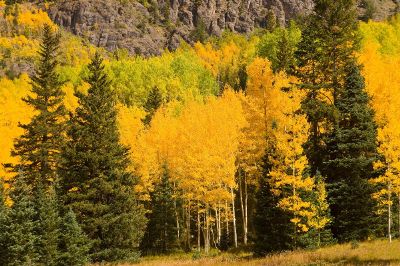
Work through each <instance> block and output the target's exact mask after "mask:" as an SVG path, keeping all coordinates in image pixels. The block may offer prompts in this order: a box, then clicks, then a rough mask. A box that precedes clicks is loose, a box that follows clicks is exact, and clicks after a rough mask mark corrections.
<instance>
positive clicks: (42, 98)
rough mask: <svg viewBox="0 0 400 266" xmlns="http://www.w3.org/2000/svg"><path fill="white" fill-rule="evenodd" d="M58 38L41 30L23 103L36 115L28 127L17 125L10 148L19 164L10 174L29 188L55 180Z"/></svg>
mask: <svg viewBox="0 0 400 266" xmlns="http://www.w3.org/2000/svg"><path fill="white" fill-rule="evenodd" d="M59 40H60V37H59V35H58V34H56V33H53V30H52V29H51V27H50V26H49V25H46V26H45V27H44V31H43V39H42V43H41V45H40V51H39V57H40V58H39V64H38V66H37V68H36V69H35V75H33V76H32V77H31V79H32V83H31V84H32V90H31V92H32V94H31V95H29V96H27V97H26V98H24V99H23V100H24V101H25V102H26V103H27V104H28V105H30V106H31V107H33V109H34V110H35V111H36V114H35V115H34V116H33V118H32V120H31V122H30V123H29V124H23V125H22V124H21V125H20V127H21V128H22V129H24V131H25V132H24V134H23V135H22V136H20V137H19V138H18V139H17V140H16V142H15V146H14V151H13V155H14V156H19V158H20V159H21V163H20V164H17V165H14V166H13V168H14V172H16V173H18V171H22V173H23V174H24V175H25V177H26V181H27V182H28V184H29V185H32V188H35V187H36V186H38V185H39V184H41V185H45V186H47V185H49V184H51V183H52V182H53V181H54V180H55V179H56V178H57V177H56V168H57V161H58V155H59V152H60V149H61V145H62V143H63V139H64V136H63V131H64V122H63V121H62V120H63V119H62V118H63V117H64V116H65V114H66V110H65V107H64V104H63V100H64V92H63V91H62V89H61V85H62V84H61V82H60V79H59V75H58V74H57V73H56V68H57V66H58V62H57V50H58V47H59Z"/></svg>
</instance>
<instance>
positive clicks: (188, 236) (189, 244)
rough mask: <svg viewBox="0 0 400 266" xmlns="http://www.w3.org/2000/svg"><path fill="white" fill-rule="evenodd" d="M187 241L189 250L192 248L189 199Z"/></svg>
mask: <svg viewBox="0 0 400 266" xmlns="http://www.w3.org/2000/svg"><path fill="white" fill-rule="evenodd" d="M186 242H187V247H188V249H189V250H192V245H191V239H190V200H189V201H188V206H187V214H186Z"/></svg>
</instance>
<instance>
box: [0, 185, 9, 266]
mask: <svg viewBox="0 0 400 266" xmlns="http://www.w3.org/2000/svg"><path fill="white" fill-rule="evenodd" d="M5 199H6V195H5V192H4V183H3V180H2V179H0V265H7V263H8V259H9V251H8V245H9V236H8V233H9V231H8V228H9V226H10V221H9V209H8V207H7V206H6V202H5Z"/></svg>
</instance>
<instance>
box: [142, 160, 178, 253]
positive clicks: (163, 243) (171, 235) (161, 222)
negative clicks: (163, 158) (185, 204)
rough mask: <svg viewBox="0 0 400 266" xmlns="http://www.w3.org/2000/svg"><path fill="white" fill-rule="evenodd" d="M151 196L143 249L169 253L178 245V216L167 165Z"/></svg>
mask: <svg viewBox="0 0 400 266" xmlns="http://www.w3.org/2000/svg"><path fill="white" fill-rule="evenodd" d="M150 197H151V213H150V215H149V223H148V225H147V229H146V233H145V235H144V238H143V241H142V244H141V249H142V250H143V251H144V252H146V253H167V252H170V251H172V249H173V248H174V247H175V245H176V230H177V229H176V218H175V208H174V199H173V188H172V184H171V183H170V180H169V172H168V168H167V165H164V166H163V173H162V175H161V180H160V181H159V183H158V184H156V185H155V188H154V191H153V192H152V193H151V194H150Z"/></svg>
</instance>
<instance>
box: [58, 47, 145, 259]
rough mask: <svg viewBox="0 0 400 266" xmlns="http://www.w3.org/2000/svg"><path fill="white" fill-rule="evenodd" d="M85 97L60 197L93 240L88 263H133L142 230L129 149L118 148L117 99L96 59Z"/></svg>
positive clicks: (72, 127) (66, 154)
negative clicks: (130, 167) (90, 258)
mask: <svg viewBox="0 0 400 266" xmlns="http://www.w3.org/2000/svg"><path fill="white" fill-rule="evenodd" d="M89 72H90V74H89V77H88V78H87V79H86V81H87V82H88V83H89V84H90V88H89V90H88V93H87V94H82V93H77V94H76V96H77V97H78V99H79V107H78V108H77V110H76V114H75V115H73V116H72V117H71V120H70V121H69V128H68V138H69V142H68V143H67V145H66V146H65V148H64V150H63V153H62V166H61V170H60V175H61V176H62V179H61V182H60V189H61V197H62V200H63V203H64V204H65V206H66V207H67V208H69V207H71V208H72V210H73V211H74V212H75V213H76V215H77V220H78V222H79V223H80V224H81V226H82V229H83V231H84V232H85V233H86V234H87V236H88V237H89V239H90V240H92V243H93V246H92V249H91V255H92V260H94V261H119V260H135V259H137V257H138V253H137V251H136V248H137V247H138V246H139V243H140V240H141V238H142V236H143V232H144V229H145V225H146V219H145V217H144V210H143V208H142V206H141V205H139V204H138V202H137V199H136V195H135V193H134V190H133V187H134V185H135V183H136V179H135V178H134V177H133V176H132V174H131V173H130V172H129V171H127V167H128V163H129V159H128V149H127V148H125V147H124V146H122V145H121V144H120V143H119V132H118V128H117V109H116V106H115V105H116V100H115V95H114V93H113V92H112V91H111V88H110V84H111V82H110V81H109V80H108V77H107V75H106V74H105V72H104V66H103V63H102V59H101V57H100V55H99V54H96V56H95V57H94V58H93V60H92V62H91V64H90V65H89Z"/></svg>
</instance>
